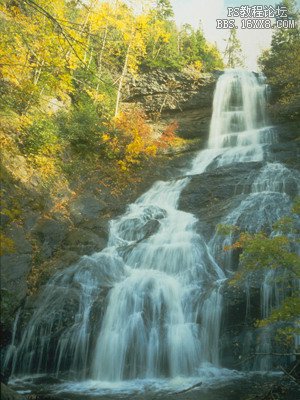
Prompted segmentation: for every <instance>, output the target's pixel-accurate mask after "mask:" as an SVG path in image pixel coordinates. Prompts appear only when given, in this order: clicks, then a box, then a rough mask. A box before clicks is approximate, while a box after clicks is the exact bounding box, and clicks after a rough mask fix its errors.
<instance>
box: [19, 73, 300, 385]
mask: <svg viewBox="0 0 300 400" xmlns="http://www.w3.org/2000/svg"><path fill="white" fill-rule="evenodd" d="M264 109H265V84H264V81H263V78H262V77H261V76H258V75H256V74H254V73H250V72H246V71H237V70H228V71H226V72H225V73H224V74H223V75H221V76H220V78H219V80H218V82H217V86H216V91H215V95H214V102H213V115H212V121H211V127H210V134H209V141H208V147H207V149H205V150H202V151H200V152H199V154H198V155H197V156H196V158H195V159H194V160H193V164H192V167H191V168H190V169H189V170H187V171H186V173H185V175H186V177H180V178H179V179H174V180H172V181H168V182H162V181H159V182H156V183H155V184H154V185H153V186H152V188H150V190H148V191H147V192H146V193H144V194H143V195H142V196H141V197H139V198H138V199H137V200H136V201H135V202H134V203H133V204H131V205H129V206H128V208H127V211H126V212H125V214H124V215H122V216H120V217H119V218H116V219H115V220H113V221H111V222H110V232H109V240H108V246H107V248H106V249H104V250H103V251H102V252H99V253H95V254H93V255H91V256H84V257H82V258H81V260H80V261H79V262H78V263H77V264H76V265H72V266H70V267H69V268H67V269H65V270H63V271H59V272H57V273H56V274H55V275H54V276H53V278H51V279H50V281H49V282H48V284H47V285H46V286H45V289H44V291H43V292H42V294H41V296H40V299H39V308H38V309H36V310H35V312H34V314H33V315H32V318H31V319H30V320H29V322H28V324H27V326H26V327H25V328H24V330H23V332H22V334H21V338H20V340H19V343H18V344H16V340H15V339H14V351H13V352H11V353H12V356H13V358H14V361H13V366H14V370H13V373H15V374H19V375H20V374H30V373H39V372H54V373H56V374H59V373H60V372H61V371H72V373H75V374H76V376H77V378H82V379H83V378H84V379H86V378H92V379H94V380H100V381H110V382H117V381H122V380H128V379H137V378H138V379H147V378H170V377H171V378H172V377H177V376H198V375H199V373H200V372H199V371H200V368H201V367H205V366H206V367H207V366H208V365H211V366H214V367H216V368H219V367H220V364H221V358H220V331H221V328H222V315H223V313H222V311H223V295H222V285H223V282H224V280H226V273H227V270H230V269H231V268H232V265H231V263H232V260H231V259H230V257H229V258H228V257H227V258H226V257H225V258H224V257H223V256H220V254H221V253H223V251H222V248H223V246H224V239H223V238H222V237H221V236H220V235H218V234H215V235H214V236H213V237H212V238H211V240H210V242H209V243H207V242H206V241H205V239H204V237H203V236H202V234H201V233H200V232H199V231H197V229H196V225H197V222H198V220H197V218H196V217H195V216H194V215H192V214H191V213H188V212H184V211H181V210H179V209H178V202H179V198H180V195H181V193H182V191H183V190H184V188H185V187H186V186H187V185H188V184H189V182H190V179H191V177H190V176H191V175H194V174H202V173H203V172H205V171H210V170H213V169H217V168H220V167H223V166H228V165H232V164H234V163H244V162H263V160H264V154H265V153H266V152H267V151H268V145H269V144H271V143H272V142H274V141H275V140H276V134H275V132H274V130H273V128H272V127H269V126H267V124H266V116H265V114H264ZM187 176H189V177H187ZM297 185H299V177H298V175H297V174H296V172H294V171H291V170H289V169H287V168H286V167H284V166H283V165H281V164H279V163H265V165H264V166H263V167H262V168H261V171H260V173H259V174H258V176H257V177H256V179H254V181H253V183H252V186H251V188H250V192H248V193H243V194H242V197H241V199H240V203H239V204H238V206H237V207H236V208H235V209H234V210H232V211H230V212H229V214H228V215H226V216H225V217H224V218H223V220H222V221H221V223H223V224H230V225H237V226H239V227H240V228H241V229H244V230H250V231H258V230H260V229H261V228H262V227H265V226H268V227H269V228H270V227H271V225H272V224H273V222H274V221H275V220H276V219H278V218H279V217H281V216H283V215H286V213H288V212H289V210H290V206H291V199H290V194H293V193H294V192H295V190H297V187H299V186H297ZM292 192H293V193H292ZM228 240H229V243H232V241H233V240H234V237H231V238H229V239H227V241H228ZM269 278H270V277H269V276H268V277H267V278H266V280H265V282H264V286H263V288H262V293H263V294H262V297H263V302H262V310H263V311H262V312H263V316H267V315H268V314H269V311H270V309H271V307H272V306H273V300H272V299H273V297H272V296H273V295H274V288H272V287H270V281H269V280H268V279H269ZM107 293H108V294H107ZM275 297H276V296H275ZM276 301H277V300H276ZM271 303H272V304H271ZM264 334H265V335H267V333H264Z"/></svg>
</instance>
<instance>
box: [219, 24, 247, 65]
mask: <svg viewBox="0 0 300 400" xmlns="http://www.w3.org/2000/svg"><path fill="white" fill-rule="evenodd" d="M224 55H225V59H227V63H226V64H227V67H228V68H237V67H243V66H244V57H243V53H242V46H241V42H240V40H239V38H238V37H237V30H236V28H232V29H230V35H229V38H228V42H227V46H226V49H225V53H224Z"/></svg>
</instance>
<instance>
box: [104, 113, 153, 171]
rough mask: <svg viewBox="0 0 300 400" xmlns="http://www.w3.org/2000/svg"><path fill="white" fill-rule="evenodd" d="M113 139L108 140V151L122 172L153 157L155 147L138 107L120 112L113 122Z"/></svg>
mask: <svg viewBox="0 0 300 400" xmlns="http://www.w3.org/2000/svg"><path fill="white" fill-rule="evenodd" d="M114 129H115V137H113V138H111V139H110V140H108V137H109V136H108V135H107V134H104V135H103V136H102V139H103V140H104V141H105V142H107V143H108V145H109V148H110V150H111V151H112V152H113V154H114V155H115V156H116V158H118V165H119V167H120V168H121V170H122V171H127V170H128V169H129V167H130V166H132V165H136V164H139V163H140V161H141V159H142V158H145V157H149V156H155V154H156V150H157V146H156V144H155V143H154V139H153V135H152V129H151V126H150V125H149V124H148V123H147V121H146V114H145V113H144V111H143V110H141V109H140V108H138V107H133V108H132V107H130V108H128V109H126V110H124V111H123V112H121V113H120V114H119V115H118V116H117V117H116V118H115V120H114Z"/></svg>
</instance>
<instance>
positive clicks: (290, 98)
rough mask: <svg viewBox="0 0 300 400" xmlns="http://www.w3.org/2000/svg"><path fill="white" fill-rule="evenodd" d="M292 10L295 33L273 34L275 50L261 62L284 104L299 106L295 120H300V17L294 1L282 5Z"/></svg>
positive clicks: (291, 31) (267, 53) (294, 113)
mask: <svg viewBox="0 0 300 400" xmlns="http://www.w3.org/2000/svg"><path fill="white" fill-rule="evenodd" d="M281 4H282V5H284V6H286V7H287V9H288V14H289V15H291V16H292V17H293V19H295V20H296V27H295V28H292V29H283V28H280V29H276V30H274V32H273V36H272V41H271V48H270V49H268V50H265V51H264V52H263V53H262V55H261V56H260V58H259V60H258V62H259V65H260V67H261V69H262V72H263V73H264V74H265V75H266V77H267V79H268V83H269V84H271V85H272V87H273V88H274V89H275V92H276V94H277V99H278V100H279V101H280V102H281V103H285V104H287V105H289V104H293V103H294V104H295V105H296V107H295V111H294V112H293V113H292V115H291V116H293V117H296V116H299V110H297V108H298V107H297V104H298V102H299V98H300V96H299V93H300V28H299V13H298V12H297V11H296V8H295V7H294V4H295V2H294V1H284V2H282V3H281Z"/></svg>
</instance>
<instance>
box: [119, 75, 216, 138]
mask: <svg viewBox="0 0 300 400" xmlns="http://www.w3.org/2000/svg"><path fill="white" fill-rule="evenodd" d="M221 73H222V72H214V73H211V74H201V75H200V76H197V77H196V76H192V75H191V74H188V73H185V72H166V71H160V70H157V71H153V72H149V73H144V74H141V75H140V76H139V77H138V78H137V79H132V78H131V79H129V81H128V84H127V87H126V90H125V94H124V95H123V97H124V98H123V101H124V102H126V103H137V104H139V105H141V106H142V107H143V108H144V109H145V111H146V112H147V113H148V114H149V115H150V116H151V115H153V116H156V115H159V122H154V128H155V129H156V130H158V131H161V130H163V129H164V127H165V126H167V125H168V124H170V123H172V122H173V121H174V120H175V121H177V122H178V129H177V133H178V134H179V135H180V136H182V137H184V138H197V137H205V138H206V136H207V134H208V131H209V123H210V117H211V111H212V102H213V93H214V88H215V83H216V80H217V78H218V76H219V75H220V74H221Z"/></svg>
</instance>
